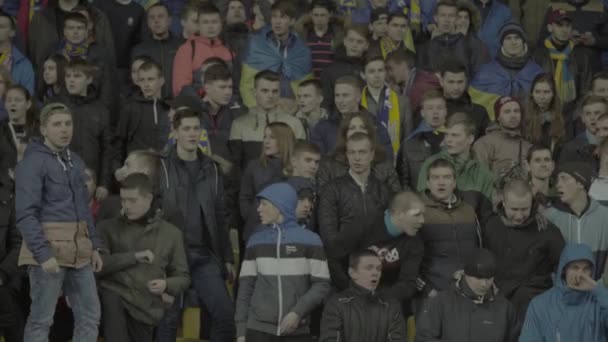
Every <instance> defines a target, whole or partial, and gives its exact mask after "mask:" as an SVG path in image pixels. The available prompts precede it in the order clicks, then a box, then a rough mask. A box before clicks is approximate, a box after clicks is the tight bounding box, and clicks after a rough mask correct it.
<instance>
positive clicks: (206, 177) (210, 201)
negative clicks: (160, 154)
mask: <svg viewBox="0 0 608 342" xmlns="http://www.w3.org/2000/svg"><path fill="white" fill-rule="evenodd" d="M173 130H174V131H175V133H176V134H175V136H176V144H175V145H174V146H172V147H171V148H169V149H168V151H166V153H165V161H166V170H167V171H166V172H167V174H166V176H165V177H161V182H162V183H161V186H160V188H161V190H162V208H163V210H169V211H171V212H173V211H175V212H179V213H181V215H182V217H183V218H184V220H183V222H184V225H183V226H182V227H179V228H181V229H182V231H183V233H184V236H185V241H186V254H187V257H188V264H189V267H190V274H191V278H192V287H193V288H194V290H195V291H196V293H197V295H198V297H199V299H200V300H201V302H202V303H203V304H204V305H205V307H206V308H207V310H208V311H209V313H210V315H211V320H212V329H211V337H210V341H212V342H223V341H229V340H231V339H234V335H235V326H234V308H233V301H232V299H231V298H230V295H229V294H228V290H227V289H226V284H225V281H226V280H229V281H233V280H234V266H233V263H234V261H233V255H232V247H231V245H230V239H229V236H228V227H227V222H226V218H227V215H226V208H225V203H224V185H223V180H222V173H221V171H220V169H219V167H218V166H217V165H216V164H215V163H214V162H213V161H212V160H211V159H210V158H208V157H207V156H205V155H204V154H203V153H202V152H201V150H200V148H199V145H198V141H199V137H200V133H201V121H200V116H199V113H197V112H196V111H193V110H180V111H178V112H177V113H176V114H175V117H174V118H173ZM178 316H179V308H178V307H175V306H174V308H172V309H171V310H170V312H169V313H168V315H167V316H166V317H165V319H164V321H163V322H162V323H161V326H160V327H159V329H158V330H157V338H158V339H159V340H161V341H174V340H175V333H176V330H177V320H178Z"/></svg>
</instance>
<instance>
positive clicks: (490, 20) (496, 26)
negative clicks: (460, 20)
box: [475, 0, 513, 58]
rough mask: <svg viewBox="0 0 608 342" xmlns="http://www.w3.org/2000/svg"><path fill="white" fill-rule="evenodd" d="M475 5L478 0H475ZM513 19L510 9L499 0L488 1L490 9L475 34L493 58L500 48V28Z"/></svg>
mask: <svg viewBox="0 0 608 342" xmlns="http://www.w3.org/2000/svg"><path fill="white" fill-rule="evenodd" d="M475 2H476V5H477V6H480V5H478V4H477V3H479V2H480V1H479V0H475ZM512 21H513V17H512V14H511V9H510V8H509V7H507V6H506V5H505V4H504V3H503V2H501V1H499V0H491V1H490V10H489V11H488V14H487V16H486V17H485V18H484V19H483V21H482V23H481V27H480V28H479V31H477V36H478V37H479V39H481V41H482V42H483V43H484V44H485V45H486V46H487V47H488V50H489V51H490V56H491V57H492V58H494V57H495V56H496V54H497V53H498V50H500V46H501V41H500V29H501V28H502V27H503V26H504V25H505V24H506V23H509V22H512Z"/></svg>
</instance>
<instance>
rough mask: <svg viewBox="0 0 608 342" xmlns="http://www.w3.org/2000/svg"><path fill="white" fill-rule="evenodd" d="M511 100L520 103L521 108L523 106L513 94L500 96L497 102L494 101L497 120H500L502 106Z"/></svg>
mask: <svg viewBox="0 0 608 342" xmlns="http://www.w3.org/2000/svg"><path fill="white" fill-rule="evenodd" d="M509 102H515V103H517V104H518V105H519V108H521V103H520V102H519V100H518V99H517V98H515V97H511V96H502V97H500V98H498V100H496V102H494V115H495V118H496V120H498V117H499V116H500V110H501V109H502V107H503V106H504V105H506V104H507V103H509Z"/></svg>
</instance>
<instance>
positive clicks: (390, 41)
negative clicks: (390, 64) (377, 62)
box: [369, 12, 414, 58]
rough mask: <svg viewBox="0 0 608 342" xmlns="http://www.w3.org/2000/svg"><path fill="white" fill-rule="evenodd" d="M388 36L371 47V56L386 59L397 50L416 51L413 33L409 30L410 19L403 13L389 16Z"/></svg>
mask: <svg viewBox="0 0 608 342" xmlns="http://www.w3.org/2000/svg"><path fill="white" fill-rule="evenodd" d="M386 22H387V24H388V26H387V30H386V36H385V37H383V38H380V39H379V40H378V41H377V42H376V43H375V44H374V45H372V46H370V52H369V54H370V55H372V56H382V58H386V56H388V54H389V53H391V52H393V51H397V50H409V51H414V46H413V45H414V44H413V40H412V39H411V38H412V33H411V31H410V28H409V19H408V17H407V15H405V14H404V13H403V12H394V13H391V14H389V15H388V19H387V20H386Z"/></svg>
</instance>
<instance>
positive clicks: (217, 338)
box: [156, 249, 236, 342]
mask: <svg viewBox="0 0 608 342" xmlns="http://www.w3.org/2000/svg"><path fill="white" fill-rule="evenodd" d="M188 263H189V264H190V278H191V280H192V288H193V289H194V290H195V291H196V294H197V295H198V299H199V301H200V303H201V304H202V305H203V306H204V307H205V309H206V310H207V312H209V315H210V316H211V322H209V323H210V325H211V329H210V330H211V331H210V336H209V341H210V342H225V341H233V340H234V338H235V335H236V326H235V324H234V303H233V301H232V298H230V294H229V293H228V289H227V288H226V283H225V279H224V274H223V272H222V266H221V265H220V263H219V262H218V260H217V258H216V257H215V256H213V255H212V254H211V252H210V251H209V250H208V249H203V250H202V251H195V252H193V251H188ZM177 302H179V301H176V305H173V307H172V308H171V309H169V310H167V312H166V313H165V317H164V318H163V320H162V321H161V322H160V324H159V325H158V328H157V330H156V340H157V341H158V342H169V341H171V342H174V341H175V335H176V332H177V324H178V322H179V318H180V316H181V308H180V306H179V305H177V304H178V303H177Z"/></svg>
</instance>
